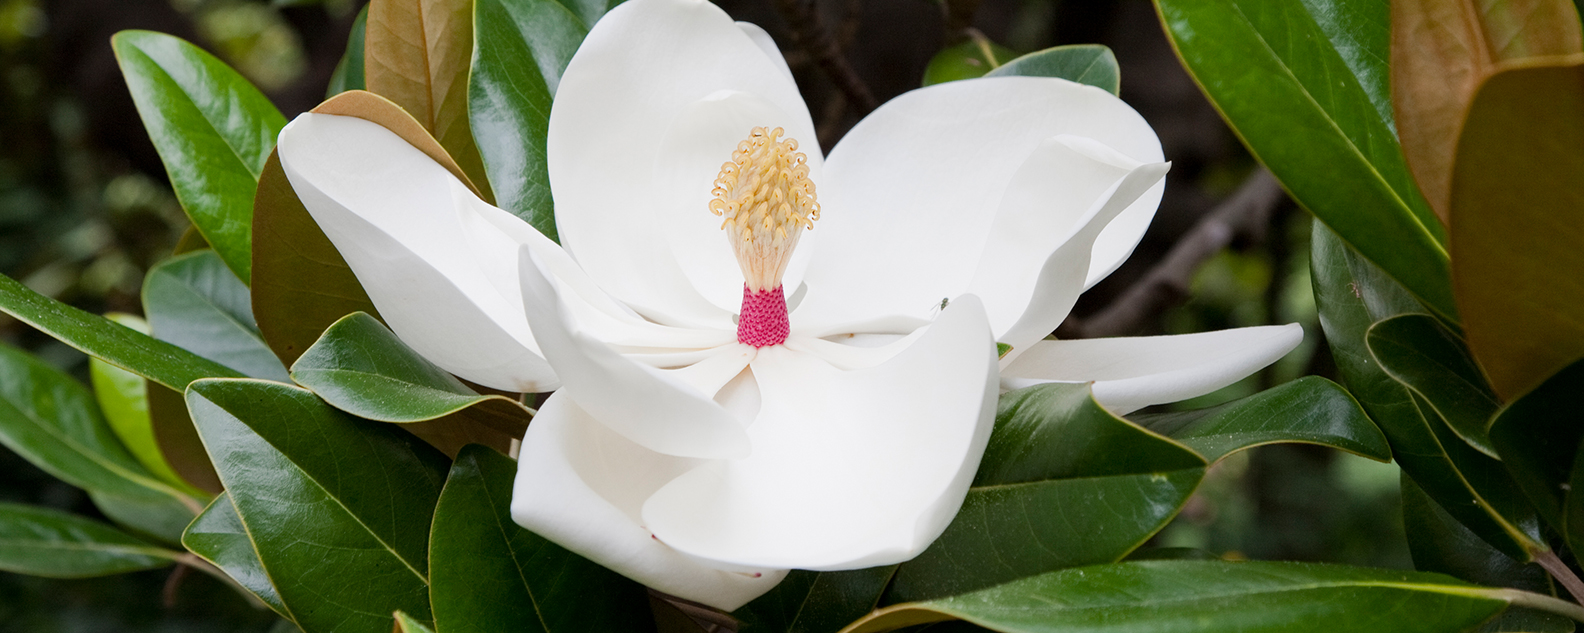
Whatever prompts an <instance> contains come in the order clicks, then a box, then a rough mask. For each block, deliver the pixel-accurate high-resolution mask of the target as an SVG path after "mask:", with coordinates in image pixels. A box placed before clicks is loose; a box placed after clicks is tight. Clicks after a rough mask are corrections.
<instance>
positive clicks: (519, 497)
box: [511, 393, 786, 611]
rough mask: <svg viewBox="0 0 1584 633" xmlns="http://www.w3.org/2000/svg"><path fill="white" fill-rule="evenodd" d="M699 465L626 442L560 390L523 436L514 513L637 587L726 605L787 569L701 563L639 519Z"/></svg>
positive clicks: (761, 589) (760, 589) (738, 602)
mask: <svg viewBox="0 0 1584 633" xmlns="http://www.w3.org/2000/svg"><path fill="white" fill-rule="evenodd" d="M698 464H699V460H695V459H688V458H682V457H672V456H670V455H662V454H660V453H656V452H654V451H650V450H647V449H645V448H643V447H642V446H639V445H637V444H634V443H632V442H631V441H628V440H627V439H626V438H623V437H622V436H620V435H618V434H616V433H614V432H612V431H610V430H609V429H607V428H605V426H604V425H601V424H600V423H598V422H596V421H594V419H593V418H590V417H589V416H588V414H587V413H585V412H584V411H583V410H582V409H579V408H578V406H577V405H576V404H575V403H573V402H572V401H571V399H570V398H568V397H567V396H566V395H565V394H561V393H557V394H555V395H553V396H550V399H549V400H547V401H545V403H544V406H543V407H541V408H540V409H539V414H538V415H536V416H534V422H533V424H530V425H529V426H528V433H527V434H526V435H524V436H523V442H522V452H521V453H520V455H519V456H518V459H517V480H516V484H515V486H514V488H513V490H512V506H511V507H512V519H514V520H515V521H517V523H519V524H521V525H522V526H523V527H525V528H528V529H529V530H532V531H533V532H534V533H536V534H539V535H540V536H543V537H545V538H547V539H550V540H551V541H554V542H555V543H557V544H559V545H561V546H562V547H565V548H567V549H569V550H571V551H573V552H576V553H577V554H579V555H581V556H583V557H584V558H587V559H589V560H592V561H594V562H596V563H599V564H601V565H604V566H605V567H608V568H610V569H612V570H615V571H616V572H617V573H620V574H622V575H624V576H627V577H628V578H631V579H633V580H636V581H638V582H640V583H643V584H644V585H647V586H650V587H653V588H655V589H658V590H660V591H663V592H665V593H668V594H671V595H674V596H678V597H682V598H686V599H688V600H694V601H698V602H702V603H704V604H707V605H710V606H712V607H715V608H718V609H723V610H727V611H730V610H733V609H736V608H738V607H741V606H742V605H744V604H746V603H747V602H748V601H749V600H752V599H754V598H757V597H759V596H760V595H761V594H763V593H765V592H766V591H769V590H770V589H771V588H772V587H775V585H776V584H777V583H779V582H780V581H781V578H782V577H784V576H785V575H786V571H784V570H762V571H760V572H759V573H758V574H757V575H756V574H754V573H740V572H729V571H721V570H718V569H713V568H710V567H706V566H703V565H700V564H699V563H698V562H696V561H694V560H692V559H690V558H688V557H686V556H683V555H681V554H679V553H677V552H676V551H675V550H672V549H671V548H669V547H666V546H665V545H662V544H661V543H660V542H659V541H657V540H655V539H654V537H653V536H651V535H650V533H649V530H647V529H645V528H644V527H643V525H642V523H641V520H640V519H639V511H640V509H641V508H642V507H643V502H644V501H645V500H646V499H648V498H649V495H651V494H653V493H654V491H655V490H657V489H659V488H660V486H662V485H664V484H665V483H666V482H667V481H670V480H671V479H673V478H675V477H676V476H677V475H679V474H681V473H684V472H687V471H688V470H689V469H691V468H694V467H696V466H697V465H698Z"/></svg>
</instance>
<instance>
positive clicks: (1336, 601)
mask: <svg viewBox="0 0 1584 633" xmlns="http://www.w3.org/2000/svg"><path fill="white" fill-rule="evenodd" d="M1513 604H1517V605H1526V606H1527V605H1542V606H1544V607H1546V608H1548V609H1552V610H1556V611H1563V612H1568V613H1578V614H1580V615H1579V616H1578V617H1584V610H1581V609H1579V607H1578V605H1574V604H1571V603H1566V602H1562V601H1561V600H1557V599H1556V598H1552V597H1550V596H1540V595H1537V594H1531V593H1525V592H1521V591H1516V590H1512V589H1489V588H1485V587H1477V586H1474V585H1470V584H1467V583H1464V582H1462V581H1459V580H1456V579H1454V578H1450V577H1447V576H1442V575H1440V574H1427V573H1422V572H1405V571H1397V570H1391V569H1370V568H1362V567H1346V566H1342V565H1319V564H1312V563H1287V562H1238V563H1232V562H1221V561H1139V562H1129V563H1120V564H1115V565H1099V566H1094V567H1084V568H1080V569H1068V570H1063V571H1058V572H1053V573H1049V574H1044V575H1040V576H1035V577H1032V578H1025V579H1023V580H1018V581H1015V582H1010V583H1007V584H1005V585H1001V586H999V587H994V588H991V589H986V590H983V591H977V592H974V593H969V594H966V595H960V596H952V597H949V598H942V599H939V600H933V601H930V602H926V603H922V604H910V605H898V606H895V607H891V608H888V609H882V610H881V611H879V612H877V613H875V614H873V615H871V616H869V617H867V618H864V619H863V620H860V621H859V622H856V623H854V625H853V626H851V627H849V628H847V629H845V631H846V632H848V633H878V632H880V631H893V630H896V629H899V628H901V627H904V626H908V625H913V624H922V623H927V622H938V621H944V620H952V619H962V620H967V621H969V622H972V623H974V624H978V625H981V626H985V627H989V628H991V629H994V630H996V631H1003V632H1007V633H1035V632H1040V633H1047V632H1048V633H1056V632H1058V631H1059V632H1061V633H1088V632H1096V633H1098V632H1101V631H1104V632H1106V633H1133V632H1138V633H1160V632H1166V631H1170V632H1187V631H1205V632H1207V633H1208V632H1211V631H1238V632H1239V633H1264V632H1269V633H1276V632H1282V633H1306V632H1313V633H1332V632H1333V631H1348V632H1350V633H1370V632H1380V633H1420V632H1422V633H1442V632H1445V631H1465V630H1468V629H1471V628H1473V627H1475V626H1478V625H1479V624H1480V623H1481V622H1484V621H1485V620H1487V619H1489V618H1490V617H1491V616H1494V615H1496V614H1497V613H1500V612H1501V611H1502V610H1503V609H1505V608H1507V607H1508V606H1509V605H1513Z"/></svg>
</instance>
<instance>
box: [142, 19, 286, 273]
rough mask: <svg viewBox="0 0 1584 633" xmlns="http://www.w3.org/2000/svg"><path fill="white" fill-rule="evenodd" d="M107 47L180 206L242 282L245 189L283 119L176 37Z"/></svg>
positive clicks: (245, 269)
mask: <svg viewBox="0 0 1584 633" xmlns="http://www.w3.org/2000/svg"><path fill="white" fill-rule="evenodd" d="M111 45H112V46H113V47H114V48H115V53H116V60H117V61H119V62H120V64H121V74H122V75H123V76H124V77H125V78H126V81H127V87H128V88H130V89H131V91H132V100H133V101H134V102H135V103H136V104H137V109H138V114H139V115H140V116H141V117H142V118H143V126H144V127H145V128H147V129H148V133H149V138H151V139H153V141H154V147H155V149H157V150H159V154H160V158H161V159H162V160H164V162H165V171H166V173H167V174H169V175H170V181H171V186H172V187H173V188H174V189H175V190H176V197H177V199H179V200H181V203H182V208H184V209H186V210H187V216H188V217H190V218H192V223H193V226H196V227H198V231H199V232H200V233H202V234H203V236H204V239H205V240H208V242H209V244H210V245H211V246H213V247H214V249H215V252H217V253H219V254H220V258H221V259H223V260H225V263H226V265H227V266H229V267H230V268H231V270H232V271H233V272H235V273H236V276H237V277H239V278H241V279H242V281H243V283H247V282H248V280H249V278H250V276H251V274H250V272H249V271H250V268H251V262H250V259H251V255H250V254H249V253H250V250H251V247H250V244H251V241H252V240H251V238H250V235H249V234H250V233H251V230H252V223H253V220H252V217H253V190H254V189H255V188H257V186H258V176H259V173H261V172H262V171H263V170H264V159H265V158H267V157H268V156H269V154H270V150H271V149H272V148H274V147H275V136H276V135H277V134H279V133H280V130H281V128H282V127H285V126H286V118H285V117H283V116H281V113H280V111H279V110H276V109H275V106H274V105H273V104H271V103H270V101H269V99H268V98H266V97H265V96H264V94H263V93H261V92H259V91H258V88H255V87H253V84H251V83H248V81H247V80H246V79H244V78H243V77H242V75H239V74H237V72H236V71H234V70H232V69H231V68H230V67H229V66H226V65H225V63H224V62H221V61H220V60H218V59H215V57H214V56H213V55H210V54H209V53H206V52H204V51H203V50H202V49H200V48H198V47H196V46H193V45H192V44H188V43H187V42H184V41H182V40H180V39H178V38H175V37H172V36H169V35H165V34H163V33H153V32H149V31H122V32H120V33H117V34H116V35H115V37H113V38H111Z"/></svg>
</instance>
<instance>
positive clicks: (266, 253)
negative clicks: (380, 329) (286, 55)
mask: <svg viewBox="0 0 1584 633" xmlns="http://www.w3.org/2000/svg"><path fill="white" fill-rule="evenodd" d="M354 94H356V93H354ZM253 268H254V269H255V270H257V271H258V275H256V277H257V279H254V280H253V288H252V292H253V295H252V302H253V314H254V316H255V317H256V318H257V319H258V328H259V332H260V334H261V335H262V336H263V337H264V340H265V342H267V343H269V346H270V349H271V350H273V351H274V352H275V356H276V357H277V358H279V359H280V360H281V362H282V363H285V364H287V365H290V364H292V363H294V362H296V361H297V357H298V356H301V355H302V353H303V351H304V350H307V349H308V346H309V345H313V342H314V341H316V340H319V335H320V334H322V333H324V331H325V328H328V327H330V324H331V323H335V322H336V319H339V318H341V317H344V316H346V315H348V314H352V313H353V312H359V311H362V312H367V313H369V314H375V315H377V314H378V312H376V311H375V309H374V302H373V301H370V300H369V297H368V293H367V292H364V290H363V285H362V284H360V283H358V280H357V276H356V275H353V274H352V269H351V268H349V267H347V263H346V260H345V259H343V258H342V257H341V253H340V252H339V251H337V250H336V248H335V245H334V244H331V243H330V238H328V237H325V234H324V231H322V230H320V229H319V225H318V224H315V223H314V220H313V216H311V215H309V214H308V209H307V208H305V207H303V204H302V201H300V200H298V199H297V192H295V191H293V190H292V187H291V183H290V182H288V181H287V180H286V172H285V171H282V170H281V165H280V157H279V156H277V155H276V154H273V153H272V154H270V157H269V161H268V162H267V163H266V164H265V165H264V175H262V176H260V177H259V187H258V197H257V198H255V199H254V206H253Z"/></svg>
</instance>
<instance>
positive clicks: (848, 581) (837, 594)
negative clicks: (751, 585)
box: [732, 565, 897, 633]
mask: <svg viewBox="0 0 1584 633" xmlns="http://www.w3.org/2000/svg"><path fill="white" fill-rule="evenodd" d="M896 568H897V566H896V565H886V566H884V567H870V568H868V569H854V570H850V571H824V572H819V571H807V570H802V569H794V570H792V573H789V574H787V577H786V578H785V579H784V580H782V581H781V584H778V585H776V586H775V588H774V589H771V590H770V592H769V593H766V594H765V595H763V596H759V597H758V598H755V599H754V601H753V602H750V603H748V604H746V605H743V607H742V608H740V609H738V610H736V611H733V612H732V617H734V618H737V620H738V621H740V622H742V625H743V626H742V631H743V632H744V633H761V632H762V633H828V632H830V631H836V630H840V629H841V628H842V627H843V626H846V625H847V623H849V622H852V621H853V620H856V619H858V618H860V617H863V616H864V615H865V614H867V613H869V612H870V611H873V610H874V609H875V607H877V606H879V604H880V594H881V593H882V592H884V591H885V588H886V584H887V583H888V582H890V580H891V576H892V574H894V573H896Z"/></svg>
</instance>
